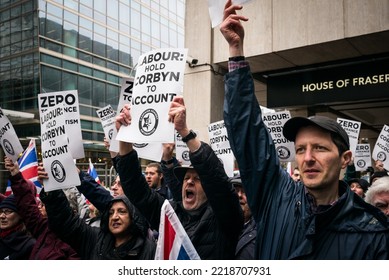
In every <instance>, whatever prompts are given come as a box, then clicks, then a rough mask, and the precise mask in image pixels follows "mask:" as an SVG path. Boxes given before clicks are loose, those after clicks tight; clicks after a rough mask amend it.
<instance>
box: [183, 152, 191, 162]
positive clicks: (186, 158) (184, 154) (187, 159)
mask: <svg viewBox="0 0 389 280" xmlns="http://www.w3.org/2000/svg"><path fill="white" fill-rule="evenodd" d="M182 159H183V160H185V161H189V160H190V159H189V151H184V152H183V153H182Z"/></svg>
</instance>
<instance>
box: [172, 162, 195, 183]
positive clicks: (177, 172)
mask: <svg viewBox="0 0 389 280" xmlns="http://www.w3.org/2000/svg"><path fill="white" fill-rule="evenodd" d="M189 169H194V167H193V166H177V167H175V168H174V169H173V173H174V176H176V178H177V180H178V181H179V182H181V183H182V182H183V181H184V177H185V174H186V172H187V171H188V170H189Z"/></svg>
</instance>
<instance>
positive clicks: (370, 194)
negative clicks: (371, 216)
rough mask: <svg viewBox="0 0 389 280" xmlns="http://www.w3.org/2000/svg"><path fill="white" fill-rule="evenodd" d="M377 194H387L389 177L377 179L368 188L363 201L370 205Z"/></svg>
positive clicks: (388, 191)
mask: <svg viewBox="0 0 389 280" xmlns="http://www.w3.org/2000/svg"><path fill="white" fill-rule="evenodd" d="M379 193H389V176H385V177H381V178H379V179H378V180H376V181H375V182H374V183H373V184H372V185H371V186H370V187H369V188H368V190H367V192H366V194H365V195H366V196H365V201H366V202H367V203H370V204H372V203H373V199H374V197H375V196H376V194H379Z"/></svg>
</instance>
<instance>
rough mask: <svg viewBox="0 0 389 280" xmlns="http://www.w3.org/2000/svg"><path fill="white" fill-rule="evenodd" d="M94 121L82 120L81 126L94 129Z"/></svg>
mask: <svg viewBox="0 0 389 280" xmlns="http://www.w3.org/2000/svg"><path fill="white" fill-rule="evenodd" d="M92 126H93V125H92V122H91V121H86V120H81V128H82V129H89V130H92Z"/></svg>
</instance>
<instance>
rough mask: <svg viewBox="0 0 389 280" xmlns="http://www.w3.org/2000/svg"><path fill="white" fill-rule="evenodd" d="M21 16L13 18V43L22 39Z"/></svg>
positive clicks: (11, 30)
mask: <svg viewBox="0 0 389 280" xmlns="http://www.w3.org/2000/svg"><path fill="white" fill-rule="evenodd" d="M21 27H22V26H21V18H20V17H19V18H15V19H13V20H11V29H10V33H11V44H14V43H15V42H19V41H21V40H22V32H21V31H22V30H21Z"/></svg>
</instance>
